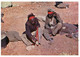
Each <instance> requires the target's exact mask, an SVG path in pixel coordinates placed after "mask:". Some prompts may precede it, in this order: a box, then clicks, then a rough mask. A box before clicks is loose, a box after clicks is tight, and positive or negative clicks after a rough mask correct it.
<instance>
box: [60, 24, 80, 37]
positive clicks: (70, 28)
mask: <svg viewBox="0 0 80 57" xmlns="http://www.w3.org/2000/svg"><path fill="white" fill-rule="evenodd" d="M59 33H60V35H62V34H67V35H66V36H67V37H69V38H78V24H69V23H63V27H62V29H61V30H60V32H59Z"/></svg>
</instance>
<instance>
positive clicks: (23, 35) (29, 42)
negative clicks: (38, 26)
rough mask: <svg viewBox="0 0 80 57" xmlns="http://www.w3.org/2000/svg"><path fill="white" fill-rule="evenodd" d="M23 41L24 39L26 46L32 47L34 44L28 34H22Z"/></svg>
mask: <svg viewBox="0 0 80 57" xmlns="http://www.w3.org/2000/svg"><path fill="white" fill-rule="evenodd" d="M21 39H22V41H23V42H24V44H25V45H26V46H30V45H32V42H31V41H29V39H28V38H27V36H26V34H22V36H21Z"/></svg>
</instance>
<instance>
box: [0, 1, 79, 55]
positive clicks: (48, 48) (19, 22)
mask: <svg viewBox="0 0 80 57" xmlns="http://www.w3.org/2000/svg"><path fill="white" fill-rule="evenodd" d="M13 3H14V4H18V5H19V6H16V7H10V8H4V9H1V12H3V13H4V17H3V20H4V23H1V30H5V31H6V30H7V31H13V30H14V31H17V32H19V34H20V35H21V34H22V33H23V32H24V31H25V22H26V21H27V15H28V14H30V13H34V14H35V15H36V17H45V16H46V15H47V9H48V8H52V9H54V10H55V11H56V12H57V13H59V14H60V17H61V19H62V20H63V21H64V22H65V23H70V24H78V2H66V3H68V4H69V8H67V9H58V8H56V7H54V4H55V3H54V2H37V3H29V2H28V3H27V2H24V3H21V2H13ZM40 24H41V27H42V28H43V24H44V23H43V22H40ZM53 39H54V41H53V44H52V45H49V44H48V41H46V40H45V39H44V38H43V37H42V39H41V45H40V46H35V48H34V49H32V50H30V51H27V50H26V46H25V44H24V43H23V42H22V41H18V42H10V43H9V44H8V45H7V47H6V48H4V49H1V54H2V55H78V41H77V40H75V39H71V38H68V37H66V36H65V35H59V34H58V35H56V36H55V37H53Z"/></svg>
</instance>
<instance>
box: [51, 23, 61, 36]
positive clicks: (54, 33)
mask: <svg viewBox="0 0 80 57" xmlns="http://www.w3.org/2000/svg"><path fill="white" fill-rule="evenodd" d="M61 28H62V24H61V23H58V24H57V25H56V28H55V29H54V30H52V34H53V35H56V33H57V32H58V31H59V30H60V29H61Z"/></svg>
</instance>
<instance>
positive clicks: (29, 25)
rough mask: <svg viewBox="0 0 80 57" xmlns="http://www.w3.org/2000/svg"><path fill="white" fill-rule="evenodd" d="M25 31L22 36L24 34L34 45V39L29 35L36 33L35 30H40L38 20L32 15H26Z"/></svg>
mask: <svg viewBox="0 0 80 57" xmlns="http://www.w3.org/2000/svg"><path fill="white" fill-rule="evenodd" d="M25 28H26V31H25V32H24V33H23V34H26V36H27V38H28V39H29V40H30V41H31V42H32V43H33V44H36V41H37V39H36V37H35V36H33V35H32V34H31V33H32V32H34V31H36V30H37V28H40V24H39V22H38V19H37V18H36V17H35V15H34V14H33V13H31V14H29V15H28V20H27V22H26V24H25Z"/></svg>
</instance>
